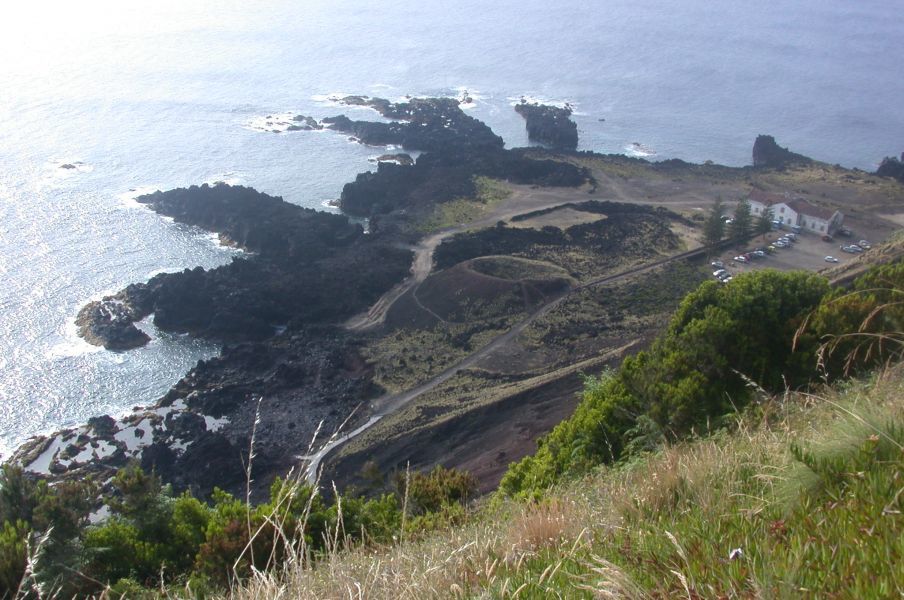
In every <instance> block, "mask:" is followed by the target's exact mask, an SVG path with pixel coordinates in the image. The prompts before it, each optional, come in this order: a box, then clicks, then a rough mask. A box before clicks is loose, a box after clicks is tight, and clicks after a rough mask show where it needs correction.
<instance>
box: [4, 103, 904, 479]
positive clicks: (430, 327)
mask: <svg viewBox="0 0 904 600" xmlns="http://www.w3.org/2000/svg"><path fill="white" fill-rule="evenodd" d="M341 101H342V102H343V103H345V104H347V105H354V106H366V107H369V108H372V109H373V110H375V111H376V112H377V113H379V114H380V115H381V116H383V117H384V118H385V119H387V120H388V122H370V121H354V120H351V119H349V118H348V117H346V116H344V115H338V116H336V117H330V118H326V119H323V120H322V121H321V122H319V123H318V122H316V121H314V120H312V119H310V118H309V117H304V116H300V118H298V119H297V121H298V122H299V128H301V129H318V128H326V129H330V130H333V131H335V132H336V133H337V134H342V135H351V136H353V137H354V138H355V139H356V140H358V141H359V142H360V143H363V144H369V145H375V146H382V145H387V144H393V145H397V146H400V147H401V148H403V149H404V150H405V151H406V152H420V153H421V154H420V155H419V156H417V158H416V159H414V160H411V159H410V156H409V157H408V160H404V159H392V160H389V159H387V160H381V161H379V162H378V164H377V167H376V169H375V170H374V171H371V172H367V173H362V174H359V175H358V176H357V177H356V179H355V180H354V181H352V182H349V183H348V184H346V185H345V187H344V189H343V191H342V194H341V197H340V198H339V199H338V205H339V206H340V208H341V209H342V211H343V213H345V214H344V215H334V214H328V213H322V212H317V211H313V210H310V209H304V208H300V207H298V206H295V205H292V204H289V203H286V202H284V201H283V200H281V199H280V198H276V197H272V196H268V195H266V194H262V193H260V192H257V191H255V190H253V189H250V188H245V187H233V186H228V185H214V186H207V185H203V186H192V187H190V188H185V189H176V190H170V191H164V192H155V193H153V194H149V195H146V196H142V197H140V198H139V199H138V201H139V202H140V203H142V204H144V205H146V206H147V207H148V208H149V209H151V210H153V211H155V212H157V213H159V214H161V215H165V216H168V217H172V218H173V219H174V220H176V221H178V222H182V223H188V224H191V225H196V226H199V227H201V228H204V229H206V230H208V231H212V232H215V233H217V234H219V235H220V237H221V239H222V240H223V241H224V243H229V244H233V245H236V246H238V247H240V248H242V249H244V250H245V253H243V254H242V255H241V256H240V257H238V258H236V259H235V260H233V262H231V263H230V264H228V265H225V266H222V267H219V268H216V269H210V270H204V269H200V268H197V269H190V270H185V271H183V272H181V273H167V274H161V275H158V276H156V277H154V278H152V279H151V280H149V281H147V282H137V283H134V284H132V285H130V286H128V287H126V288H125V289H123V290H122V291H120V292H119V293H117V294H114V295H111V296H108V297H106V298H103V299H102V300H100V301H97V302H92V303H90V304H88V305H86V306H85V307H84V308H83V309H82V311H81V312H80V313H79V317H78V321H77V323H78V325H79V328H80V334H81V335H82V336H83V337H84V338H85V339H86V340H87V341H89V342H91V343H93V344H97V345H103V346H105V347H106V348H107V349H108V350H111V351H128V349H130V348H134V347H136V346H139V345H141V344H143V343H146V342H147V341H148V336H147V334H145V333H143V332H142V331H141V330H139V329H138V328H136V327H135V323H136V322H137V321H140V320H142V319H145V318H147V317H149V316H152V318H153V321H154V324H155V325H156V326H157V327H158V328H160V329H161V330H164V331H171V332H180V333H188V334H191V335H194V336H199V337H203V338H207V339H211V340H215V341H219V342H221V343H223V350H222V353H221V355H220V356H218V357H216V358H212V359H210V360H207V361H201V362H199V363H198V365H197V366H196V367H195V368H193V369H192V370H191V371H190V372H189V373H187V374H186V375H185V377H184V378H183V379H182V380H181V381H179V382H178V383H177V384H176V385H175V386H173V388H172V389H171V390H170V391H169V392H168V393H167V394H166V395H165V396H163V397H162V398H161V399H160V400H159V401H158V402H157V403H156V404H155V405H153V406H151V407H148V408H143V409H139V410H136V411H135V412H134V413H133V414H131V415H129V416H126V417H124V418H120V419H114V418H112V417H98V418H96V419H92V420H91V421H89V423H87V424H85V425H84V426H82V427H79V428H75V429H72V430H67V431H63V432H59V433H57V434H55V435H51V436H46V437H42V438H37V439H34V440H32V441H30V442H29V443H27V444H25V445H24V446H23V447H22V448H20V450H19V451H18V452H17V453H16V455H15V456H14V458H13V460H15V461H17V462H19V463H21V464H23V465H24V466H26V467H27V468H28V469H29V470H31V471H33V472H36V473H40V474H44V475H47V476H51V477H55V478H74V477H85V476H91V477H94V478H95V479H96V480H98V481H100V482H103V481H105V480H107V479H108V478H109V476H110V475H111V474H112V473H114V472H115V470H116V469H118V468H121V467H122V466H124V465H125V464H127V463H128V462H129V461H130V460H136V461H138V462H140V464H141V465H142V466H143V467H144V468H146V469H154V470H155V471H156V472H157V473H158V474H159V475H160V476H161V478H162V479H163V480H164V481H166V482H169V483H172V484H173V485H174V486H175V487H176V488H177V489H190V490H192V491H193V492H194V493H196V494H198V495H201V496H205V495H208V494H209V493H210V492H211V491H212V490H213V488H214V487H220V488H222V489H225V490H227V491H233V492H238V491H240V490H242V489H244V486H245V485H246V481H247V479H248V477H247V472H246V471H245V465H247V464H248V463H249V460H248V456H249V453H250V451H251V448H252V447H253V453H254V459H253V465H252V468H253V472H254V477H253V480H254V484H253V485H254V490H255V493H261V492H264V491H265V490H266V489H267V488H268V486H269V483H270V481H272V479H273V478H274V477H276V476H283V475H286V474H287V473H289V472H290V471H292V472H295V473H297V474H299V476H301V475H303V474H305V472H307V473H308V474H309V475H311V476H312V477H315V476H316V475H318V474H320V475H321V481H330V480H335V481H336V482H337V485H339V487H340V488H341V487H343V486H345V485H349V484H355V485H356V486H358V488H359V489H364V490H365V491H374V492H376V491H378V490H379V489H380V488H381V486H382V485H384V484H388V482H389V481H390V480H391V475H392V473H393V472H394V471H396V470H399V469H405V468H408V467H410V468H412V469H422V468H429V467H431V466H433V465H435V464H443V465H445V466H448V467H459V468H465V469H468V470H470V471H472V472H473V473H474V474H475V475H476V476H477V477H478V480H479V481H480V485H481V488H482V489H484V490H489V489H492V488H493V487H494V486H495V485H496V483H497V482H498V479H499V477H500V476H501V473H502V472H503V470H504V469H505V467H506V465H508V463H509V462H511V461H513V460H517V459H519V458H521V457H522V456H524V455H525V454H527V453H529V452H532V451H533V449H534V447H535V446H534V444H535V440H536V439H537V437H539V436H540V435H542V434H543V433H545V432H546V431H548V430H549V429H551V428H552V427H553V426H554V425H555V424H556V423H557V422H558V421H560V420H561V419H562V418H564V417H565V416H567V415H568V414H570V412H571V411H572V410H573V408H574V406H575V405H576V403H577V398H576V395H575V394H576V392H577V391H578V390H579V389H580V387H581V382H582V376H583V375H584V374H594V373H598V372H599V371H600V370H601V369H603V368H605V367H606V366H607V365H608V366H611V365H616V364H617V363H618V361H619V360H620V359H621V357H622V356H624V354H625V353H626V352H629V351H634V350H636V349H639V348H641V347H643V345H644V344H646V343H647V342H648V340H650V339H651V337H652V336H653V335H655V333H656V332H658V331H659V330H660V328H661V327H663V326H664V324H665V322H666V320H667V318H668V316H669V315H670V314H671V312H672V310H673V309H674V307H675V305H676V304H677V302H678V301H679V300H680V298H681V297H682V296H683V295H684V294H685V293H686V292H687V291H689V290H690V289H693V288H694V287H696V285H697V284H698V283H699V282H700V281H702V280H704V279H705V278H707V277H709V276H710V274H709V271H711V268H709V264H708V263H709V258H708V257H707V255H708V252H707V251H706V250H705V249H703V248H702V240H703V233H702V223H703V217H704V216H705V214H706V211H707V210H708V209H709V208H710V206H711V205H712V204H713V202H714V200H715V199H716V198H721V199H722V200H723V201H725V202H726V204H727V203H733V202H734V201H735V200H738V199H741V198H746V197H747V196H748V195H749V194H750V192H751V190H754V189H758V190H765V191H771V192H775V193H785V192H788V193H794V194H796V195H799V196H801V197H804V198H806V199H807V200H808V201H809V202H810V203H811V204H813V205H816V206H820V207H824V208H828V209H832V210H836V209H837V210H841V211H842V212H844V214H845V223H846V224H847V225H848V226H849V227H850V228H852V229H853V230H854V231H855V232H862V234H863V235H864V236H867V235H868V236H869V237H870V238H871V239H872V240H873V241H874V242H878V241H880V240H881V239H883V238H885V237H887V236H889V235H890V234H891V233H892V232H893V231H894V230H895V229H897V228H899V227H900V225H901V223H902V214H904V186H902V184H901V183H900V182H899V181H897V180H895V179H894V178H889V177H880V176H877V175H873V174H868V173H865V172H863V171H857V170H847V169H843V168H841V167H837V166H830V165H826V164H823V163H819V162H816V161H813V160H811V159H807V158H806V157H801V156H800V155H796V154H794V153H792V152H790V151H788V150H786V149H783V148H780V147H778V145H777V144H776V143H775V140H771V138H770V139H763V140H758V141H757V143H756V145H755V147H754V151H753V157H752V158H753V163H754V166H753V167H744V168H732V167H724V166H720V165H714V164H705V165H696V164H689V163H685V162H682V161H678V160H667V161H662V162H648V161H646V160H642V159H634V158H628V157H625V156H621V155H600V154H595V153H592V152H577V151H575V150H574V148H575V147H576V146H577V129H576V128H574V127H573V126H574V123H573V121H571V120H570V119H569V115H570V111H566V109H557V110H553V108H554V107H551V108H544V107H533V105H531V106H532V107H531V108H530V110H527V111H526V112H525V109H524V108H522V109H521V110H519V112H521V113H522V114H524V115H525V118H526V119H527V126H528V128H529V130H531V129H532V130H533V131H534V132H535V133H534V134H531V137H532V138H533V139H537V140H538V141H541V142H543V143H544V144H545V145H546V146H548V147H542V148H541V147H530V148H518V149H506V148H505V147H504V144H503V141H502V139H501V138H499V137H498V136H497V135H496V134H494V133H493V132H492V130H490V128H489V127H487V126H486V125H485V124H483V123H481V122H480V121H478V120H476V119H474V118H472V117H470V116H468V115H467V114H465V113H464V112H463V111H462V110H461V108H460V107H459V106H458V102H457V101H456V100H452V99H448V98H433V99H412V100H410V101H407V102H401V103H392V102H389V101H387V100H383V99H379V98H368V97H364V96H350V97H346V98H344V99H341ZM563 111H565V112H563ZM566 112H567V114H566ZM572 129H573V130H574V140H573V142H574V143H573V144H572V139H571V137H570V133H568V132H570V131H572ZM555 132H559V133H555ZM562 132H564V133H562ZM300 134H301V133H300ZM402 156H405V155H402ZM346 215H351V216H355V217H363V218H366V219H367V220H368V223H369V227H368V230H367V232H365V230H364V229H363V228H362V227H361V226H360V225H356V224H353V223H352V222H350V221H349V219H348V217H347V216H346ZM768 235H769V236H772V237H774V236H775V233H770V234H768ZM809 237H810V238H812V239H805V240H804V242H802V244H801V245H802V246H803V245H804V244H809V245H812V247H813V248H814V249H815V250H814V251H815V252H817V254H818V253H819V251H820V250H821V248H822V247H821V246H819V244H822V243H824V242H822V241H821V240H819V239H816V237H815V236H809ZM765 238H766V236H765V235H764V239H765ZM790 252H794V251H793V250H792V251H789V253H785V254H784V255H783V256H784V257H785V259H786V260H785V262H783V263H781V265H783V266H782V268H795V267H800V266H806V267H812V265H809V264H806V265H804V264H796V263H795V259H794V255H792V254H790ZM825 253H826V254H828V253H829V251H828V250H825ZM804 254H805V253H802V254H801V256H803V255H804ZM788 257H791V258H788ZM856 260H857V258H856V257H850V258H845V262H846V263H848V267H849V266H850V264H853V263H854V262H855V261H856ZM777 264H779V263H778V262H776V263H773V266H775V265H777ZM762 266H769V265H768V264H766V263H765V262H764V263H762V265H749V266H741V265H739V266H738V269H739V270H744V269H753V268H761V267H762ZM820 266H825V264H823V265H820ZM844 266H845V265H842V267H844ZM351 431H357V432H358V433H357V434H356V435H354V436H351V437H349V438H348V439H345V440H343V443H341V444H337V443H330V441H331V440H330V438H331V436H333V437H334V439H333V440H332V441H333V442H335V439H337V438H341V437H342V436H344V435H345V434H347V433H349V432H351ZM324 448H326V450H324ZM321 470H322V471H321ZM365 473H366V474H367V475H366V476H365ZM374 473H380V476H379V477H375V476H374Z"/></svg>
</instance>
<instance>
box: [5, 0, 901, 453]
mask: <svg viewBox="0 0 904 600" xmlns="http://www.w3.org/2000/svg"><path fill="white" fill-rule="evenodd" d="M2 13H3V14H2V17H0V455H6V454H8V453H9V451H10V450H11V449H12V448H14V447H15V446H16V445H17V444H19V443H21V442H22V441H23V440H24V439H26V438H27V437H28V436H31V435H33V434H36V433H40V432H44V431H48V430H52V429H56V428H59V427H61V426H66V425H72V424H76V423H80V422H83V421H84V420H85V419H87V418H89V417H91V416H94V415H99V414H104V413H121V412H124V411H127V410H129V409H130V408H131V407H133V406H137V405H147V404H150V403H152V402H153V401H154V400H156V399H157V398H158V397H159V396H160V395H162V394H163V393H164V392H165V391H166V390H167V389H168V388H169V387H170V386H171V385H172V384H173V383H175V382H176V381H177V380H178V379H179V378H180V377H181V376H182V375H183V374H184V373H185V372H186V371H187V370H188V369H189V368H191V367H192V366H193V365H194V364H195V363H196V362H197V361H198V360H199V359H202V358H205V357H209V356H213V355H215V354H216V353H217V352H218V348H217V347H216V346H214V345H213V344H210V343H207V342H203V341H198V340H193V339H190V338H187V337H184V336H177V335H168V334H164V333H161V332H159V331H156V330H155V329H154V327H153V325H152V324H151V323H150V322H148V323H145V324H143V327H145V328H146V330H147V331H149V332H150V333H151V334H152V336H153V341H152V342H151V343H150V344H149V345H148V346H147V347H145V348H141V349H138V350H134V351H131V352H126V353H112V352H107V351H104V350H99V349H97V348H94V347H92V346H90V345H88V344H86V343H84V342H82V341H80V340H79V339H78V337H77V336H76V334H75V327H74V323H73V320H74V317H75V315H76V313H77V311H78V309H79V307H80V306H82V305H83V304H84V303H85V302H87V301H88V300H90V299H92V298H98V297H100V296H102V295H104V294H105V293H110V292H114V291H116V290H118V289H120V288H122V287H123V286H125V285H127V284H129V283H131V282H135V281H144V280H146V279H147V278H149V277H150V276H152V275H153V274H155V273H158V272H160V271H173V270H180V269H183V268H186V267H194V266H197V265H201V266H204V267H213V266H216V265H219V264H223V263H226V262H227V261H229V260H231V259H232V257H233V256H234V254H235V251H233V250H229V249H226V248H223V247H220V246H219V245H218V244H217V243H216V241H215V239H214V238H213V237H212V236H211V235H209V234H207V233H205V232H203V231H200V230H197V229H194V228H191V227H186V226H183V225H180V224H176V223H173V222H172V221H169V220H167V219H164V218H161V217H159V216H157V215H155V214H153V213H151V212H150V211H148V210H146V209H144V208H142V207H140V206H138V205H137V204H136V203H135V202H134V201H132V200H131V199H132V198H134V197H135V196H136V195H137V194H139V193H141V192H142V191H151V190H155V189H169V188H172V187H176V186H184V185H189V184H194V183H202V182H213V181H227V182H230V183H240V184H244V185H249V186H253V187H255V188H257V189H259V190H261V191H264V192H267V193H269V194H273V195H279V196H282V197H283V198H285V199H286V200H287V201H289V202H294V203H296V204H299V205H302V206H307V207H315V208H324V209H325V210H326V208H325V207H324V203H325V202H326V201H328V200H331V199H335V198H337V197H338V196H339V193H340V191H341V189H342V185H343V183H344V182H346V181H349V180H351V179H353V178H354V175H355V174H356V173H357V172H359V171H364V170H367V169H368V168H373V163H372V162H369V159H371V158H373V157H374V156H376V155H378V154H380V153H382V151H383V149H380V148H368V147H364V146H360V145H355V144H352V143H350V142H349V141H348V140H347V139H346V138H345V137H344V136H341V135H337V134H334V133H330V132H291V133H285V132H283V133H273V132H272V131H271V130H272V129H279V127H278V126H275V125H272V126H271V125H267V122H268V121H270V122H271V123H274V122H278V121H280V120H285V118H286V117H287V116H290V115H289V113H293V114H298V113H301V114H305V115H312V116H314V117H316V118H321V117H324V116H328V115H332V114H338V113H341V112H345V113H347V114H351V115H353V118H375V115H373V114H372V113H371V112H370V111H368V110H366V109H348V108H340V107H337V106H336V105H335V104H334V103H333V102H331V101H330V100H329V98H330V97H331V96H334V95H342V94H352V93H354V94H368V95H378V96H383V97H388V98H401V97H403V96H405V95H407V94H410V95H415V96H419V95H448V96H459V95H460V94H462V93H463V92H464V91H465V90H467V91H468V93H469V94H470V95H471V96H472V97H473V98H474V99H475V103H474V106H473V107H471V108H469V111H470V114H472V115H473V116H475V117H477V118H479V119H482V120H484V121H485V122H487V123H488V124H489V125H490V126H491V127H493V128H494V129H495V130H496V132H497V133H499V134H500V135H502V136H503V138H504V139H505V140H506V143H507V144H508V145H509V146H520V145H526V144H527V139H526V134H525V132H524V123H523V121H522V120H521V118H520V117H519V116H518V115H516V114H515V113H514V111H513V110H512V104H513V103H515V102H517V101H518V100H519V99H520V98H521V97H525V98H527V99H536V100H540V101H544V102H554V103H560V104H561V103H564V102H570V103H571V104H572V105H574V106H575V108H576V113H575V117H574V118H575V120H576V121H577V123H578V128H579V133H580V136H581V143H580V147H581V149H589V150H595V151H599V152H613V153H626V154H632V155H646V156H648V157H649V158H650V159H652V160H659V159H666V158H681V159H685V160H689V161H698V162H699V161H704V160H714V161H716V162H720V163H723V164H728V165H744V164H747V163H749V160H750V149H751V146H752V143H753V140H754V138H755V136H756V135H757V134H759V133H770V134H773V135H775V136H776V138H777V140H778V141H779V143H780V144H782V145H787V146H790V148H791V149H793V150H794V151H797V152H801V153H804V154H807V155H810V156H813V157H815V158H817V159H819V160H823V161H826V162H830V163H840V164H842V165H844V166H848V167H859V168H862V169H874V168H875V167H876V165H877V163H878V162H879V161H880V160H881V159H882V157H883V156H886V155H892V154H900V152H901V151H902V150H904V112H902V111H901V110H900V102H901V98H902V97H904V78H902V77H901V70H900V66H899V62H900V57H901V56H904V19H901V18H900V11H899V7H898V6H896V4H895V3H894V2H884V1H883V2H880V1H874V0H861V1H859V2H850V1H849V0H844V1H842V0H823V1H821V2H814V1H804V2H801V1H800V0H777V1H775V2H769V3H757V2H748V1H736V0H722V1H720V2H711V1H709V0H706V1H704V0H684V1H682V2H674V1H670V2H666V1H655V0H630V1H627V0H624V1H622V0H596V1H593V2H591V1H583V2H581V1H573V2H549V1H548V0H519V1H518V2H510V1H496V2H485V1H479V2H478V1H475V0H460V1H458V2H455V3H434V2H424V1H421V2H410V1H396V0H384V1H383V2H376V3H363V2H351V1H349V0H331V1H329V2H327V1H321V0H306V1H305V2H290V1H288V0H258V1H256V2H247V1H241V2H239V1H219V2H213V1H210V0H179V1H172V0H130V1H129V2H122V1H121V0H117V1H115V2H112V1H101V0H84V1H82V2H77V3H75V2H67V3H63V2H50V1H47V0H32V1H30V2H25V1H24V0H5V1H4V7H3V11H2ZM268 116H270V117H271V118H269V119H268V118H267V117H268ZM635 142H636V143H637V144H639V145H640V146H635V145H634V144H635ZM64 164H69V165H72V166H73V167H74V168H71V169H65V168H61V165H64Z"/></svg>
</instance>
